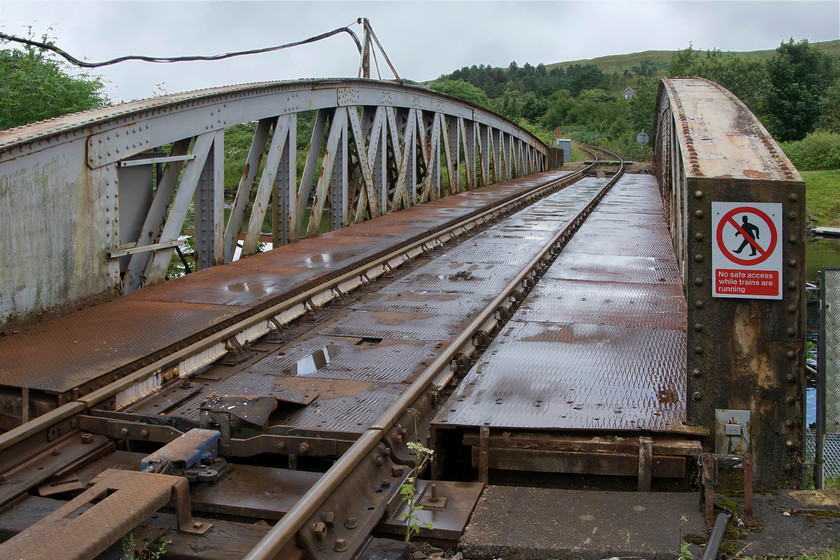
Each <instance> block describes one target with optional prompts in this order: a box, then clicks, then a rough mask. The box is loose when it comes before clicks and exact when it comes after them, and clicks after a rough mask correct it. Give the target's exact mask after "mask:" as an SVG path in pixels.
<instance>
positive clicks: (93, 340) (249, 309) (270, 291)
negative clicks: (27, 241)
mask: <svg viewBox="0 0 840 560" xmlns="http://www.w3.org/2000/svg"><path fill="white" fill-rule="evenodd" d="M564 174H565V173H564V172H547V173H541V174H536V175H532V176H530V177H527V178H524V179H518V180H515V181H511V182H507V183H500V184H497V185H494V186H491V187H485V188H481V189H476V190H474V191H470V192H466V193H461V194H458V195H455V196H450V197H447V198H445V199H440V200H438V201H434V202H430V203H427V204H424V205H421V206H416V207H413V208H410V209H407V210H404V211H401V212H397V213H393V214H389V215H387V216H384V217H381V218H377V219H375V220H370V221H368V222H364V223H361V224H357V225H354V226H352V227H348V228H344V229H341V230H338V231H335V232H330V233H327V234H324V235H321V236H320V237H317V238H313V239H305V240H302V241H300V242H298V243H295V244H291V245H287V246H284V247H280V248H277V249H275V250H273V251H270V252H266V253H262V254H258V255H254V256H252V257H249V258H247V259H243V260H241V261H236V262H234V263H231V264H227V265H221V266H215V267H212V268H209V269H206V270H202V271H199V272H197V273H194V274H190V275H187V276H184V277H182V278H178V279H177V280H174V281H169V282H165V283H163V284H159V285H156V286H151V287H148V288H145V289H142V290H140V291H137V292H133V293H131V294H128V295H126V296H123V297H121V298H118V299H116V300H114V301H111V302H109V303H105V304H102V305H98V306H95V307H91V308H87V309H83V310H80V311H78V312H75V313H72V314H70V315H67V316H64V317H60V318H57V319H54V320H51V321H47V322H44V323H42V324H38V325H35V326H33V327H32V328H30V329H28V330H25V331H23V332H21V333H19V334H13V335H9V336H0V387H15V388H27V389H33V390H40V391H44V392H47V393H53V394H59V395H61V394H65V393H67V392H69V391H71V390H72V389H73V388H75V387H79V386H82V385H83V384H85V383H92V382H97V381H96V380H99V379H100V378H102V379H103V381H102V382H103V383H104V382H105V381H107V382H110V381H112V380H113V378H114V377H115V376H118V375H120V374H122V373H125V372H126V371H130V370H131V369H133V368H136V367H139V366H141V365H144V364H146V363H150V362H152V361H154V360H155V359H159V358H161V357H164V356H165V355H167V354H169V353H171V352H172V351H174V350H175V349H177V348H178V347H182V346H184V345H186V344H187V343H190V342H193V341H195V340H198V339H200V338H201V337H202V335H204V334H205V333H207V332H208V331H213V330H218V329H221V328H224V327H225V326H227V325H229V324H231V323H232V322H234V321H235V320H237V319H239V318H244V317H246V316H248V315H249V314H251V313H253V312H254V311H255V310H259V309H263V308H266V307H269V306H270V305H273V304H276V303H279V302H281V301H283V300H284V299H286V298H287V297H289V296H292V295H294V294H296V293H300V292H302V291H304V290H305V289H307V288H309V287H311V286H314V285H316V284H317V282H318V281H319V280H321V279H323V278H327V277H330V276H336V275H338V274H339V273H340V272H341V271H343V270H346V269H348V268H349V267H351V265H353V264H356V263H358V262H360V261H365V260H371V259H373V258H375V257H376V256H379V255H381V254H384V253H386V252H388V251H389V250H391V249H393V248H395V247H399V246H402V245H405V244H407V243H410V242H411V241H412V240H414V239H417V238H420V237H422V236H423V235H425V234H427V233H428V232H430V231H435V230H437V229H442V228H444V227H446V226H448V225H450V224H452V223H455V222H457V221H458V220H460V219H462V218H463V217H465V216H468V215H471V214H475V213H478V212H480V211H481V210H483V209H484V208H485V207H487V206H489V205H491V204H493V203H496V202H499V201H501V200H504V199H507V198H509V197H512V196H515V195H518V194H521V193H522V192H525V191H527V190H530V189H532V188H534V187H536V186H538V185H542V184H545V183H547V182H549V181H551V180H555V179H557V178H559V177H560V176H562V175H564ZM103 376H105V377H103Z"/></svg>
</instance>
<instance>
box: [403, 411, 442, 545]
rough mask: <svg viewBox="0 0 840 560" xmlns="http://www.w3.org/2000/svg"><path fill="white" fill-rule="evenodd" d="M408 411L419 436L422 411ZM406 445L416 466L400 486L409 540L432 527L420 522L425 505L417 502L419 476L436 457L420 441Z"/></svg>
mask: <svg viewBox="0 0 840 560" xmlns="http://www.w3.org/2000/svg"><path fill="white" fill-rule="evenodd" d="M407 412H408V413H409V414H410V415H411V416H412V417H413V418H414V435H415V437H417V417H418V416H420V413H419V412H418V411H417V410H416V409H413V408H409V409H408V411H407ZM405 445H406V447H408V450H409V451H410V452H411V453H413V454H414V468H413V469H412V471H411V473H410V474H409V475H408V477H407V478H406V479H405V482H404V483H403V484H402V485H401V486H400V496H401V498H402V501H403V503H405V504H406V512H405V513H401V514H400V518H401V519H405V520H406V527H405V542H409V541H410V540H411V537H413V536H414V535H416V534H418V533H419V532H420V531H421V530H422V529H423V527H425V528H427V529H432V524H431V523H429V522H428V521H424V522H422V523H420V521H419V518H418V516H417V512H418V511H422V510H423V506H422V505H420V504H419V503H417V477H419V476H420V473H422V472H423V469H425V468H426V465H428V464H429V463H430V462H431V461H432V460H433V459H434V451H432V450H431V449H429V448H427V447H425V446H424V445H423V444H422V443H420V442H419V441H409V442H407V443H406V444H405Z"/></svg>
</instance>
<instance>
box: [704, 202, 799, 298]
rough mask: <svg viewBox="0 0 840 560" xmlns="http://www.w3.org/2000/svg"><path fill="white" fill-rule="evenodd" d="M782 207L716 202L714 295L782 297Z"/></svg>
mask: <svg viewBox="0 0 840 560" xmlns="http://www.w3.org/2000/svg"><path fill="white" fill-rule="evenodd" d="M781 216H782V205H781V204H780V203H775V202H763V203H756V202H712V227H713V231H714V236H713V240H712V274H713V282H712V295H713V296H714V297H733V298H755V299H781V298H782V284H781V277H782V249H781V246H780V244H779V239H781V237H782V219H781Z"/></svg>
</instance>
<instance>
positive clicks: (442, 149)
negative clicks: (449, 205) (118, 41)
mask: <svg viewBox="0 0 840 560" xmlns="http://www.w3.org/2000/svg"><path fill="white" fill-rule="evenodd" d="M309 111H315V112H316V113H315V116H314V118H313V119H312V128H311V133H310V134H309V147H308V151H307V155H306V157H305V158H298V147H299V144H298V137H299V131H300V130H301V128H302V125H301V122H300V121H301V120H305V119H301V118H300V115H301V114H302V113H307V112H309ZM243 123H255V125H254V132H253V138H252V141H251V144H250V148H249V150H248V156H247V158H246V161H245V165H244V171H243V173H242V175H241V177H240V178H239V182H238V185H237V190H236V197H235V199H234V201H233V203H232V204H231V205H230V208H229V209H228V210H229V215H228V217H227V218H226V217H225V213H226V208H225V206H224V181H225V179H224V157H225V129H226V128H228V127H231V126H233V125H237V124H243ZM301 137H302V135H301ZM547 153H548V148H547V146H546V145H545V144H543V143H542V142H541V141H540V140H539V139H537V138H536V137H535V136H533V135H532V134H531V133H529V132H527V131H525V130H524V129H521V128H520V127H518V126H517V125H515V124H514V123H512V122H510V121H507V120H506V119H504V118H502V117H500V116H498V115H495V114H493V113H491V112H489V111H487V110H485V109H482V108H480V107H477V106H475V105H472V104H470V103H467V102H465V101H462V100H460V99H456V98H453V97H450V96H447V95H444V94H440V93H437V92H433V91H430V90H428V89H426V88H423V87H418V86H408V85H401V84H396V83H392V82H383V81H377V80H370V79H328V80H299V81H294V82H270V83H258V84H246V85H241V86H230V87H222V88H214V89H207V90H200V91H195V92H188V93H182V94H173V95H166V96H161V97H157V98H152V99H148V100H142V101H134V102H130V103H125V104H121V105H117V106H114V107H107V108H103V109H96V110H93V111H88V112H85V113H79V114H75V115H68V116H65V117H60V118H57V119H52V120H49V121H44V122H41V123H35V124H32V125H27V126H24V127H20V128H17V129H11V130H7V131H3V132H0V209H2V210H0V212H2V219H0V239H3V240H5V241H4V247H3V249H2V250H3V254H4V259H3V260H4V263H3V267H2V268H0V326H2V325H4V324H5V325H8V324H15V323H20V322H26V321H27V320H30V319H32V318H33V317H35V316H37V315H40V314H42V313H45V312H46V313H57V312H61V310H62V309H68V310H69V309H72V308H75V307H78V306H81V305H87V304H90V303H94V302H96V301H98V300H101V299H107V298H110V297H113V296H114V295H117V294H119V293H124V292H129V291H132V290H135V289H138V288H140V287H142V286H144V285H150V284H153V283H156V282H160V281H162V280H164V279H165V278H166V274H167V269H168V267H169V263H170V261H171V260H172V256H173V254H174V252H175V251H176V247H177V246H178V245H179V244H181V243H183V241H184V238H183V234H184V233H185V228H186V227H187V225H186V224H188V216H189V215H190V214H194V222H195V226H194V230H195V233H194V244H195V255H196V264H197V268H206V267H209V266H213V265H215V264H220V263H224V262H230V261H231V260H233V258H234V254H235V251H236V247H237V244H239V245H240V246H241V253H242V254H243V255H249V254H252V253H254V252H256V251H257V250H258V245H259V241H260V234H261V233H262V231H261V230H262V226H263V223H264V221H265V220H266V219H267V218H266V216H267V215H268V213H269V212H270V218H269V219H270V221H271V223H272V232H271V239H272V241H273V243H274V244H275V245H280V244H285V243H290V242H293V241H295V240H297V239H298V238H299V237H304V236H308V237H311V236H314V235H317V234H318V232H319V231H322V229H323V228H325V227H326V228H327V229H329V230H333V229H337V228H340V227H345V226H348V225H351V224H353V223H357V222H360V221H363V220H365V219H370V218H374V217H376V216H379V215H382V214H385V213H389V212H394V211H397V210H400V209H401V208H405V207H408V206H413V205H416V204H422V203H424V202H426V201H429V200H434V199H437V198H439V197H441V196H446V195H449V194H455V193H458V192H462V191H464V190H471V189H474V188H477V187H480V186H486V185H489V184H492V183H494V182H498V181H503V180H510V179H513V178H517V177H521V176H524V175H529V174H532V173H535V172H538V171H543V170H545V169H546V160H547ZM299 159H303V161H302V162H301V161H299ZM299 168H300V170H301V171H300V173H299V172H298V169H299Z"/></svg>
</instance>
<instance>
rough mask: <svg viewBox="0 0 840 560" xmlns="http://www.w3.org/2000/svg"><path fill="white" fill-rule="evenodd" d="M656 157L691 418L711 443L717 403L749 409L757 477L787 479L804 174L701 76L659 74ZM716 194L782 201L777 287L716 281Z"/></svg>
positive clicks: (745, 202) (788, 483)
mask: <svg viewBox="0 0 840 560" xmlns="http://www.w3.org/2000/svg"><path fill="white" fill-rule="evenodd" d="M654 156H655V157H654V161H655V173H656V176H657V179H658V180H659V186H660V189H661V193H662V196H663V201H664V203H665V208H666V214H667V217H668V221H669V227H670V230H671V236H672V239H673V243H674V249H675V252H676V255H677V260H678V263H679V264H680V267H681V270H682V274H683V279H684V289H685V294H686V300H687V302H688V317H687V318H688V330H687V356H686V362H687V370H688V378H687V416H688V418H687V420H688V423H689V424H691V425H694V426H697V427H703V428H706V429H708V430H709V432H710V434H711V436H710V437H707V438H706V439H705V440H704V449H705V450H706V451H710V452H711V451H715V431H716V430H722V429H723V428H724V427H723V426H720V425H716V419H715V415H716V411H719V410H737V411H743V412H744V413H745V414H750V415H751V423H752V428H751V430H750V433H751V441H749V442H748V443H749V449H747V451H748V452H750V453H751V454H752V456H753V458H754V463H753V464H754V469H755V475H756V484H757V486H758V487H759V488H794V487H796V486H797V485H798V484H799V475H800V470H801V464H802V444H801V442H802V437H803V435H802V434H803V425H804V424H803V423H804V413H803V410H802V403H801V400H802V399H801V395H802V391H803V388H802V384H803V383H804V379H805V368H804V366H805V355H804V353H805V289H804V288H805V245H804V241H805V184H804V182H803V181H802V178H801V177H800V176H799V173H798V172H797V171H796V169H795V168H794V167H793V165H792V164H791V162H790V161H789V160H788V158H787V157H786V156H785V154H784V152H782V150H781V149H780V148H779V146H778V145H777V144H776V142H775V141H774V140H773V138H772V137H771V136H770V134H769V133H768V132H767V131H766V130H765V129H764V127H763V126H762V125H761V123H760V122H759V121H758V119H756V118H755V116H754V115H753V114H752V113H751V112H750V110H749V109H748V108H747V107H746V106H745V105H744V104H743V103H741V101H739V100H738V99H737V98H736V97H735V96H733V95H732V94H731V93H729V92H728V91H726V90H725V89H723V88H721V87H720V86H718V85H717V84H714V83H712V82H709V81H708V80H704V79H665V80H663V81H662V82H661V83H660V87H659V97H658V104H657V112H656V140H655V142H654ZM714 203H738V204H739V206H742V207H751V206H752V205H760V204H768V203H770V204H774V205H775V204H778V205H779V208H780V209H781V211H780V212H779V213H778V215H777V216H776V217H775V220H776V223H777V224H778V226H779V228H781V230H782V235H781V236H780V239H778V247H779V251H781V252H782V258H781V261H780V262H781V266H780V268H779V270H778V271H777V273H778V279H777V282H778V284H777V286H779V295H778V296H777V297H776V298H774V299H768V298H764V297H755V296H754V295H753V296H750V295H747V296H745V297H726V296H721V295H715V293H714V292H713V288H714V285H715V281H716V279H715V277H714V275H713V267H712V261H713V258H715V254H716V253H715V251H716V249H715V248H716V247H717V248H718V249H719V247H720V246H721V242H720V238H721V232H718V231H712V228H713V225H714V223H715V219H716V218H715V215H714V214H713V204H714ZM765 235H766V230H765ZM765 239H766V238H765ZM739 242H740V241H739ZM717 254H720V253H719V252H718V253H717ZM723 441H726V436H725V435H724V437H723ZM716 452H718V453H721V452H725V450H723V451H721V450H718V451H716Z"/></svg>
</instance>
